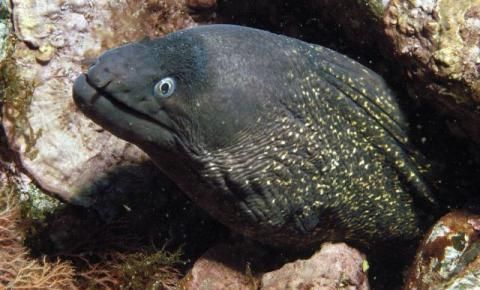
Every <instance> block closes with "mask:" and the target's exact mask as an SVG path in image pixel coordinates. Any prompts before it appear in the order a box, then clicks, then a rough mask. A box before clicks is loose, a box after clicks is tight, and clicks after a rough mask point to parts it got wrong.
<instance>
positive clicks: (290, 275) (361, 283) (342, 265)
mask: <svg viewBox="0 0 480 290" xmlns="http://www.w3.org/2000/svg"><path fill="white" fill-rule="evenodd" d="M365 263H366V261H365V256H364V255H362V254H361V253H360V252H358V251H357V250H355V249H353V248H350V247H349V246H347V245H346V244H344V243H340V244H330V243H326V244H323V245H322V248H321V250H320V251H319V252H317V253H316V254H315V255H313V256H312V257H311V258H309V259H308V260H298V261H295V262H292V263H288V264H286V265H284V266H283V267H282V268H280V269H278V270H276V271H273V272H270V273H266V274H264V275H263V276H262V287H261V289H262V290H274V289H298V290H300V289H325V290H328V289H331V290H334V289H345V290H347V289H349V290H353V289H356V290H360V289H365V290H366V289H370V286H369V284H368V278H367V273H366V272H365V271H364V270H363V265H365Z"/></svg>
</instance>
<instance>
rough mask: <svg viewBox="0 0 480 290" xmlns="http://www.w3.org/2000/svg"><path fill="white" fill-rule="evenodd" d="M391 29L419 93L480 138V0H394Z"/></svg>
mask: <svg viewBox="0 0 480 290" xmlns="http://www.w3.org/2000/svg"><path fill="white" fill-rule="evenodd" d="M384 22H385V26H386V33H387V37H388V39H389V41H390V42H391V43H392V45H393V49H394V52H395V53H396V55H397V56H398V58H399V61H400V63H401V64H402V65H403V67H404V70H405V72H406V74H407V76H408V77H409V78H410V80H411V82H410V83H409V86H410V88H411V90H412V92H413V93H414V95H416V96H418V97H419V98H423V99H425V100H426V101H428V102H430V103H432V104H433V105H434V106H436V107H437V108H439V109H440V110H441V111H442V112H444V113H447V114H449V115H450V116H451V117H452V118H458V120H459V121H460V122H459V125H458V127H457V128H456V129H457V131H461V133H462V134H463V135H466V136H468V137H470V138H471V139H473V140H474V141H476V142H477V143H479V142H480V127H479V126H478V123H479V122H480V106H479V104H480V69H479V68H480V55H479V50H480V44H479V41H480V25H479V23H480V1H479V0H471V1H439V0H432V1H411V0H392V1H390V4H389V5H388V7H387V11H386V15H385V19H384Z"/></svg>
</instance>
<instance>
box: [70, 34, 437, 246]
mask: <svg viewBox="0 0 480 290" xmlns="http://www.w3.org/2000/svg"><path fill="white" fill-rule="evenodd" d="M73 96H74V100H75V102H76V104H77V106H78V107H79V108H80V109H81V111H82V112H83V113H84V114H85V115H87V116H88V117H90V118H91V119H92V120H93V121H95V122H96V123H98V124H100V125H101V126H103V127H104V128H106V129H107V130H109V131H111V132H112V133H113V134H115V135H117V136H119V137H120V138H123V139H125V140H127V141H129V142H132V143H134V144H136V145H138V146H139V147H140V148H142V149H143V150H144V151H145V152H146V153H147V154H148V155H149V156H150V157H151V158H152V160H153V161H154V162H155V164H156V165H157V166H158V167H159V168H160V169H161V170H162V171H163V172H164V173H165V174H166V175H168V176H169V177H170V178H171V179H172V180H173V181H174V182H175V183H177V185H178V186H179V187H180V188H181V189H182V190H183V191H185V193H187V194H188V195H189V196H190V198H191V199H192V200H193V201H194V202H196V203H197V204H198V205H200V206H201V207H203V208H204V209H205V210H206V211H208V212H209V213H210V215H212V216H213V217H214V218H215V219H217V220H218V221H220V222H221V223H223V224H225V225H227V226H228V227H230V228H231V229H232V230H233V231H236V232H239V233H242V234H244V235H246V236H249V237H251V238H253V239H256V240H259V241H262V242H264V243H268V244H271V245H275V246H281V247H308V246H312V245H313V244H318V243H320V242H323V241H350V242H352V243H360V244H363V245H367V246H368V245H374V244H375V243H378V242H380V243H381V242H387V241H396V240H404V241H405V240H411V239H414V238H417V237H418V235H419V225H420V224H421V219H422V217H421V214H420V213H419V210H418V208H419V207H420V206H421V205H435V203H436V201H435V199H434V198H433V197H432V196H431V193H430V192H429V189H428V187H427V185H426V184H425V182H424V181H423V179H422V174H423V171H424V170H425V169H424V168H423V167H422V166H421V165H420V162H419V160H418V154H414V153H412V151H411V150H410V149H409V148H410V144H409V141H408V137H407V131H408V124H407V122H406V120H405V117H404V116H403V114H402V112H401V110H400V108H399V106H398V101H397V100H396V98H395V95H394V94H393V93H392V92H391V90H390V89H389V88H388V87H387V85H386V84H385V82H384V80H383V79H382V78H381V77H380V76H378V75H377V74H376V73H374V72H372V71H371V70H369V69H367V68H366V67H364V66H362V65H361V64H359V63H357V62H356V61H354V60H352V59H349V58H347V57H345V56H343V55H341V54H339V53H337V52H334V51H332V50H329V49H327V48H324V47H321V46H318V45H313V44H309V43H306V42H302V41H299V40H296V39H292V38H289V37H285V36H280V35H276V34H273V33H269V32H266V31H261V30H257V29H252V28H246V27H240V26H233V25H207V26H201V27H197V28H192V29H187V30H183V31H179V32H175V33H172V34H169V35H167V36H165V37H162V38H157V39H149V40H143V41H141V42H137V43H132V44H128V45H125V46H122V47H119V48H115V49H111V50H109V51H107V52H105V53H104V54H103V55H101V56H100V57H99V58H98V60H97V61H96V63H95V64H94V65H93V66H91V67H90V69H89V70H88V72H86V73H85V74H82V75H80V76H79V77H78V79H77V80H76V82H75V84H74V88H73Z"/></svg>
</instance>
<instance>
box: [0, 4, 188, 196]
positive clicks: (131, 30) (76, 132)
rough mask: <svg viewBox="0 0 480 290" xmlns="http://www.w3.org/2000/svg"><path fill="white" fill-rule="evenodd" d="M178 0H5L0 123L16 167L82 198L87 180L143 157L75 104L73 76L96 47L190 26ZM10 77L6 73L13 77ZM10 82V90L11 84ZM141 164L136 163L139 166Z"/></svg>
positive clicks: (48, 186) (55, 190)
mask: <svg viewBox="0 0 480 290" xmlns="http://www.w3.org/2000/svg"><path fill="white" fill-rule="evenodd" d="M183 5H184V4H183V2H182V1H133V0H122V1H113V0H99V1H89V0H75V1H62V0H45V1H35V0H12V1H11V7H10V9H11V13H12V19H13V25H14V33H15V35H16V37H17V38H18V40H17V41H16V46H15V49H14V51H13V53H12V54H11V55H10V56H9V57H8V58H9V59H10V62H11V64H10V65H9V66H8V74H9V75H10V76H11V77H10V80H8V81H9V82H8V83H7V84H6V85H7V88H10V89H8V90H7V93H6V94H5V98H4V106H3V120H2V121H3V125H4V127H5V131H6V135H7V137H8V139H9V143H10V146H11V147H12V148H13V149H14V150H15V151H16V152H18V155H19V159H20V160H21V163H22V166H23V167H24V169H25V170H26V171H27V172H28V174H29V175H30V176H31V177H32V178H33V179H34V180H35V181H36V182H37V183H38V184H39V185H40V186H41V187H42V188H43V189H45V190H47V191H49V192H52V193H54V194H55V195H57V196H58V197H60V198H61V199H63V200H66V201H70V202H75V203H78V204H82V205H88V204H89V203H90V202H91V200H90V198H89V197H85V196H79V192H82V190H83V189H84V186H85V185H87V184H89V183H91V181H92V180H93V179H96V180H98V179H99V178H100V177H101V176H102V175H103V174H104V173H106V172H108V171H110V170H112V168H115V167H116V166H119V165H129V164H138V163H142V162H143V161H145V159H146V158H147V157H146V155H145V154H143V153H142V152H141V151H140V150H139V149H137V148H136V147H135V146H133V145H130V144H127V143H125V142H124V141H121V140H119V139H117V138H116V137H113V136H112V135H110V134H109V133H107V132H104V131H103V130H102V129H101V128H100V127H98V126H97V125H95V124H93V123H92V122H91V121H90V120H87V118H85V117H84V116H83V115H82V114H81V113H79V112H78V111H77V109H76V108H75V106H74V104H73V100H72V97H71V87H72V83H73V80H74V79H75V77H77V76H78V74H80V73H81V72H82V71H83V70H84V69H85V67H86V65H87V64H88V60H89V59H92V58H93V57H95V56H97V55H98V54H100V52H101V51H103V50H105V49H107V48H110V47H112V46H116V45H119V44H122V43H124V42H127V41H133V40H138V39H140V38H143V37H144V36H145V34H147V35H150V36H156V35H161V34H164V33H167V32H170V31H173V30H176V29H180V28H184V27H188V26H192V25H195V24H194V22H193V21H192V20H191V18H190V17H189V16H188V15H187V14H186V13H184V12H182V11H183V10H182V9H183V8H182V7H183ZM13 76H14V77H13ZM14 88H17V90H14ZM140 170H141V169H140Z"/></svg>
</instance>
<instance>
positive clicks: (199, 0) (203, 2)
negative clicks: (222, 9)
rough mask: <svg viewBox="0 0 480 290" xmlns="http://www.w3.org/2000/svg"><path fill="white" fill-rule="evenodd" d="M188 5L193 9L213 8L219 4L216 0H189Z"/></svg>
mask: <svg viewBox="0 0 480 290" xmlns="http://www.w3.org/2000/svg"><path fill="white" fill-rule="evenodd" d="M187 6H188V7H190V8H192V9H212V8H215V7H216V6H217V1H216V0H187Z"/></svg>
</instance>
